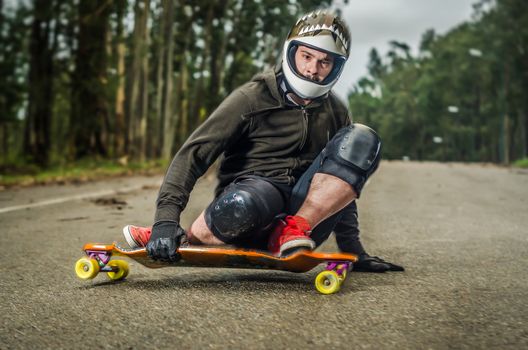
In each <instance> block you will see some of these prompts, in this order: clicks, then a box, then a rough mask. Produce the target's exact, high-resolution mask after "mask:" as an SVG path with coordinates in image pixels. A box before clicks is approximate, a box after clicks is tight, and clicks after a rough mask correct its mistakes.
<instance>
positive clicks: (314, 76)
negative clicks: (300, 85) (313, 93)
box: [304, 74, 321, 83]
mask: <svg viewBox="0 0 528 350" xmlns="http://www.w3.org/2000/svg"><path fill="white" fill-rule="evenodd" d="M304 77H305V78H306V79H308V80H310V81H314V82H316V83H320V82H321V78H320V77H319V76H317V75H311V74H307V75H305V76H304Z"/></svg>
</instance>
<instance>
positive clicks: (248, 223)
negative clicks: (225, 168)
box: [187, 176, 285, 248]
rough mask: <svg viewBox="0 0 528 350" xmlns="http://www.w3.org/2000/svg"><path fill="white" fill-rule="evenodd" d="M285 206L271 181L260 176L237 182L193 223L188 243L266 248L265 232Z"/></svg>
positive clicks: (226, 189) (189, 231)
mask: <svg viewBox="0 0 528 350" xmlns="http://www.w3.org/2000/svg"><path fill="white" fill-rule="evenodd" d="M284 207H285V202H284V198H283V196H282V194H281V192H280V191H279V190H278V189H277V188H276V187H275V186H274V185H273V184H271V183H270V182H269V181H267V180H265V179H263V178H261V177H257V176H251V177H247V178H242V179H239V180H236V181H235V182H234V183H232V184H230V185H229V186H228V187H226V188H225V189H224V191H223V192H222V194H221V195H220V196H218V198H216V199H215V200H214V201H213V202H212V203H211V204H210V205H209V206H208V207H207V208H206V209H205V210H204V211H203V212H202V214H200V216H199V217H198V218H197V219H196V220H195V221H194V223H193V224H192V225H191V227H190V229H189V230H188V233H187V235H188V238H189V242H190V243H193V244H211V245H220V244H234V245H237V246H244V247H264V248H265V246H266V242H267V238H266V237H265V236H264V234H263V229H264V228H265V227H266V226H268V225H270V224H271V223H272V222H273V219H274V218H275V216H276V215H277V214H279V213H281V212H283V211H284ZM260 241H263V242H260Z"/></svg>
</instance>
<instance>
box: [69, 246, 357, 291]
mask: <svg viewBox="0 0 528 350" xmlns="http://www.w3.org/2000/svg"><path fill="white" fill-rule="evenodd" d="M83 250H84V252H85V254H86V257H84V258H81V259H79V260H78V261H77V263H76V265H75V271H76V273H77V276H78V277H79V278H81V279H92V278H95V277H96V276H97V274H98V273H99V272H100V271H101V272H106V273H107V275H108V277H109V278H110V279H112V280H122V279H124V278H125V277H126V276H127V275H128V272H129V268H128V264H127V262H126V261H124V260H116V259H113V257H127V258H130V259H132V260H134V261H136V262H138V263H139V264H141V265H144V266H146V267H148V268H161V267H167V266H181V267H184V266H187V267H222V268H246V269H268V270H282V271H290V272H298V273H299V272H308V271H310V270H312V269H313V268H315V267H316V266H318V265H319V264H321V263H326V269H325V270H324V271H322V272H320V273H319V274H318V275H317V277H316V278H315V286H316V289H317V290H318V291H319V292H321V293H323V294H331V293H335V292H337V291H338V290H339V289H340V286H341V284H342V283H343V281H344V280H345V278H346V275H347V272H348V271H350V269H351V268H352V264H353V263H354V262H356V261H357V256H355V255H353V254H344V253H320V252H313V251H306V250H303V251H299V252H297V253H294V254H291V255H289V256H287V257H284V258H281V257H277V256H274V255H272V254H270V253H268V252H264V251H256V250H248V249H241V248H234V247H223V246H222V247H217V246H198V245H196V246H184V247H180V248H179V249H178V253H179V254H180V256H181V259H180V260H179V261H178V262H175V263H169V262H162V261H155V260H152V259H151V258H149V257H148V255H147V252H146V249H145V248H139V249H126V248H122V247H120V246H119V245H117V244H116V243H113V244H97V243H95V244H94V243H88V244H86V245H85V246H84V247H83Z"/></svg>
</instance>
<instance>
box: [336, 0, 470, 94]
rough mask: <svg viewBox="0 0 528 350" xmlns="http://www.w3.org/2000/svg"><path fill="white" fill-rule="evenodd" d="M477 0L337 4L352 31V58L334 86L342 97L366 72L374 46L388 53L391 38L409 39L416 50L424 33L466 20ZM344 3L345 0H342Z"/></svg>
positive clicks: (362, 0)
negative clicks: (370, 52)
mask: <svg viewBox="0 0 528 350" xmlns="http://www.w3.org/2000/svg"><path fill="white" fill-rule="evenodd" d="M475 2H476V0H368V1H367V0H349V1H348V4H347V5H343V4H341V5H339V1H336V2H335V3H336V5H337V6H338V7H340V8H341V9H342V16H343V18H344V19H345V21H346V22H347V24H348V26H349V28H350V31H351V33H352V47H351V52H350V58H349V60H348V62H347V63H346V66H345V69H344V71H343V73H342V75H341V78H340V79H339V81H338V82H337V84H336V85H335V86H334V89H333V90H334V92H336V93H337V94H338V95H339V96H340V97H341V98H343V99H346V96H347V94H348V92H349V91H350V90H351V89H352V87H353V85H354V83H355V82H357V81H358V80H359V78H360V77H362V76H365V75H366V74H367V63H368V55H369V51H370V49H371V48H373V47H375V48H376V49H377V50H378V52H379V53H380V54H382V55H383V56H385V54H386V53H387V51H388V48H389V45H388V42H389V41H391V40H397V41H403V42H405V43H407V44H408V45H409V46H411V48H412V49H413V52H414V53H416V52H417V50H418V46H419V44H420V40H421V36H422V34H423V33H424V32H425V31H426V30H427V29H430V28H433V29H434V30H435V31H436V33H438V34H445V33H446V32H448V31H449V29H451V28H453V27H454V26H456V25H457V24H459V23H462V22H463V21H467V20H470V19H471V14H472V13H473V7H472V4H473V3H475ZM341 3H343V2H342V0H341Z"/></svg>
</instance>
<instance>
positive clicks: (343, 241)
mask: <svg viewBox="0 0 528 350" xmlns="http://www.w3.org/2000/svg"><path fill="white" fill-rule="evenodd" d="M334 234H335V236H336V242H337V246H338V247H339V250H340V251H342V252H344V253H352V254H357V255H360V254H363V253H365V249H364V248H363V245H362V244H361V241H360V240H359V222H358V212H357V205H356V201H353V202H352V203H350V204H349V205H348V206H347V207H345V208H344V209H343V213H342V215H341V219H340V220H339V222H338V223H337V225H335V227H334Z"/></svg>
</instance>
